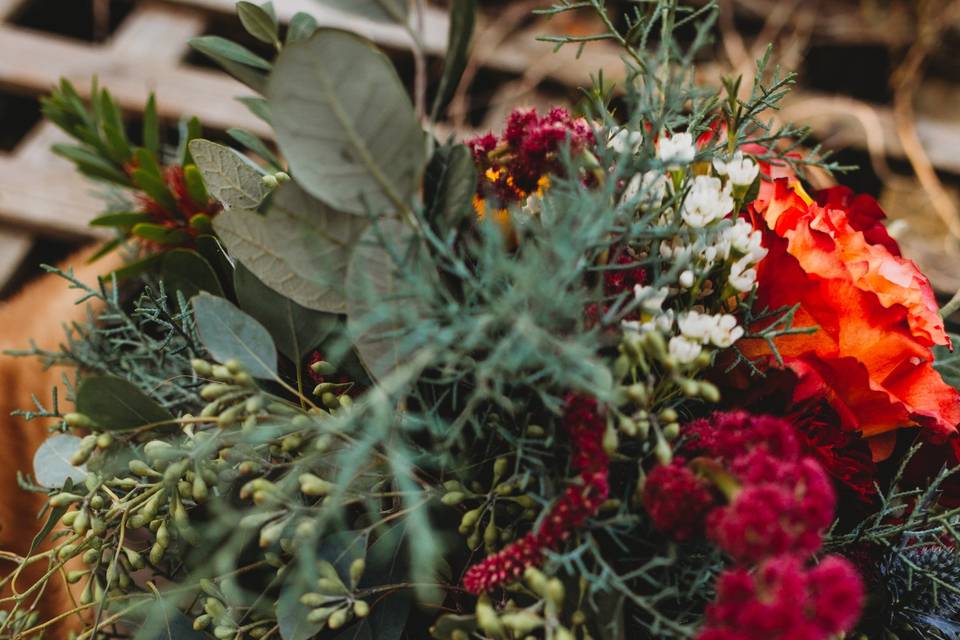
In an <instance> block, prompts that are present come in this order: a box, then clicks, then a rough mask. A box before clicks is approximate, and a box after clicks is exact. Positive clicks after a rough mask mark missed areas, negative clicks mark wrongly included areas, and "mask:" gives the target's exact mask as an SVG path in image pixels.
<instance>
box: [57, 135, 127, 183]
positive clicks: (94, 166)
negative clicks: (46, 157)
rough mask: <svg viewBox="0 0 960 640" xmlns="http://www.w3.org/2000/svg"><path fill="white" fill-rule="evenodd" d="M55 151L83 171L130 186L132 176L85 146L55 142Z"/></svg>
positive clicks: (95, 176) (92, 175)
mask: <svg viewBox="0 0 960 640" xmlns="http://www.w3.org/2000/svg"><path fill="white" fill-rule="evenodd" d="M51 148H52V149H53V152H54V153H56V154H57V155H59V156H63V157H64V158H66V159H67V160H70V161H71V162H73V163H74V164H76V165H77V168H79V169H80V170H81V171H83V172H84V173H86V174H87V175H90V176H91V177H94V178H99V179H101V180H108V181H110V182H115V183H117V184H119V185H122V186H124V187H129V186H130V178H128V177H127V175H126V174H125V173H124V172H123V171H120V169H118V168H117V166H116V165H115V164H113V163H111V162H110V161H108V160H106V159H104V158H101V157H100V156H98V155H96V154H94V153H91V152H90V151H88V150H86V149H84V148H83V147H77V146H74V145H69V144H55V145H53V146H52V147H51Z"/></svg>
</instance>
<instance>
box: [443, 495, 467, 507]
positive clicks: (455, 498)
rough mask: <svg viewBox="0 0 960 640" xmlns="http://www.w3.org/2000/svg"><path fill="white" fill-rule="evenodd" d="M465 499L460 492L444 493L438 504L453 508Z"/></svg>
mask: <svg viewBox="0 0 960 640" xmlns="http://www.w3.org/2000/svg"><path fill="white" fill-rule="evenodd" d="M466 497H467V496H466V494H465V493H463V492H462V491H450V492H448V493H445V494H444V496H443V497H442V498H440V502H442V503H443V504H445V505H447V506H448V507H455V506H457V505H458V504H460V503H461V502H463V501H464V499H465V498H466Z"/></svg>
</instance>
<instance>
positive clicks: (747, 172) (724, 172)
mask: <svg viewBox="0 0 960 640" xmlns="http://www.w3.org/2000/svg"><path fill="white" fill-rule="evenodd" d="M713 169H714V171H716V172H717V175H719V176H727V177H728V178H729V179H730V183H731V184H733V186H735V187H749V186H750V185H751V184H753V181H754V180H756V179H757V175H758V174H759V173H760V165H758V164H757V163H756V162H754V161H753V159H752V158H747V157H744V155H743V153H741V152H740V151H737V152H736V153H734V154H733V158H731V159H730V160H729V161H727V162H725V161H724V160H722V159H720V158H714V160H713Z"/></svg>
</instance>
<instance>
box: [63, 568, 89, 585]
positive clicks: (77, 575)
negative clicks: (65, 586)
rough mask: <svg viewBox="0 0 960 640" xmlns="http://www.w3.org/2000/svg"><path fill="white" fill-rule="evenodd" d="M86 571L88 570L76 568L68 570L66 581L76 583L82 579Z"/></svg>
mask: <svg viewBox="0 0 960 640" xmlns="http://www.w3.org/2000/svg"><path fill="white" fill-rule="evenodd" d="M88 573H90V572H89V571H88V570H86V569H78V570H76V571H70V572H68V573H67V582H69V583H70V584H76V583H78V582H80V581H81V580H83V577H84V576H85V575H87V574H88Z"/></svg>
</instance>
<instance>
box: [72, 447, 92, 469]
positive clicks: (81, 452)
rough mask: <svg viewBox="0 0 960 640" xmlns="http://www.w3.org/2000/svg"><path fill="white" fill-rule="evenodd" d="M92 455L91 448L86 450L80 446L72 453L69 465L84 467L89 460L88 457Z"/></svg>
mask: <svg viewBox="0 0 960 640" xmlns="http://www.w3.org/2000/svg"><path fill="white" fill-rule="evenodd" d="M92 453H93V448H92V447H91V448H87V447H84V446H82V445H81V446H80V448H79V449H77V450H76V451H74V452H73V455H71V456H70V464H72V465H73V466H75V467H79V466H82V465H85V464H86V463H87V460H89V459H90V455H91V454H92Z"/></svg>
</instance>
